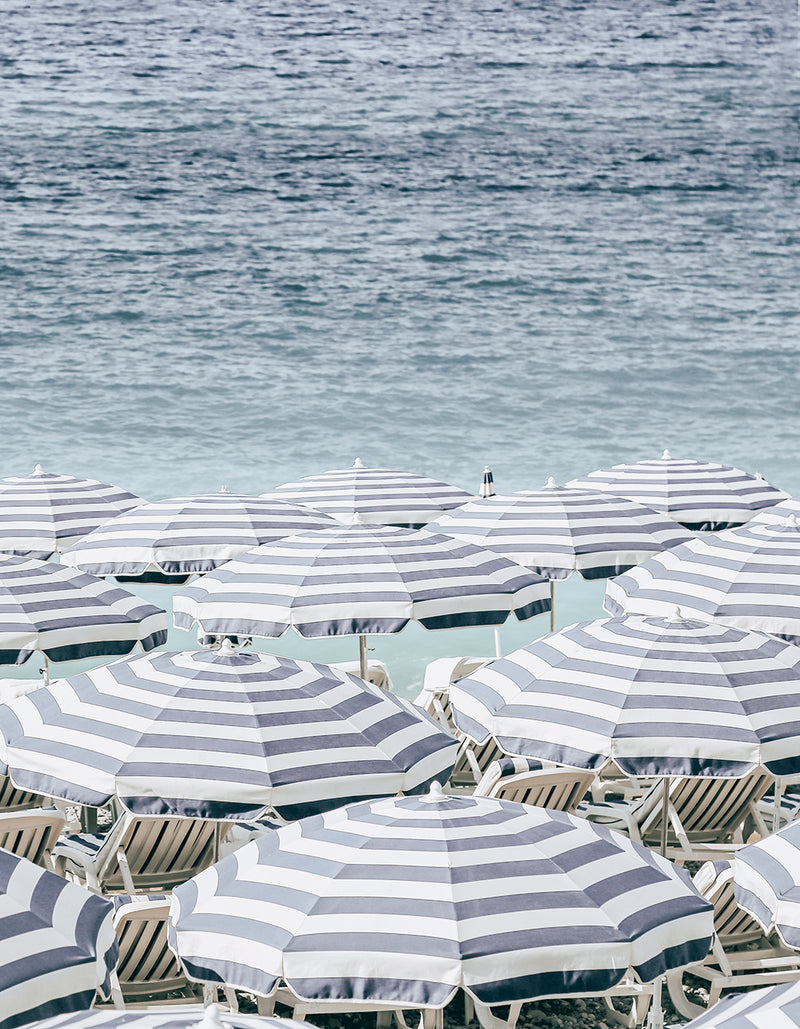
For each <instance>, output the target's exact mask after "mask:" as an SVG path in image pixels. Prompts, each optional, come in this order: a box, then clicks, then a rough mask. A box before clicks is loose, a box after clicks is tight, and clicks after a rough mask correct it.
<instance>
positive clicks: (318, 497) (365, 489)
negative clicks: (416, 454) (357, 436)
mask: <svg viewBox="0 0 800 1029" xmlns="http://www.w3.org/2000/svg"><path fill="white" fill-rule="evenodd" d="M262 496H267V497H269V496H274V497H280V498H281V499H283V500H288V501H290V502H291V503H293V504H306V505H307V506H308V507H313V508H316V510H318V511H324V512H325V513H326V514H329V515H333V516H334V518H338V519H339V520H340V521H343V522H352V521H354V520H355V519H359V520H360V521H361V522H363V523H365V524H369V525H424V524H425V523H426V522H430V521H432V520H433V519H434V518H436V517H437V516H438V515H439V514H441V512H442V511H448V510H449V509H450V508H451V507H458V506H459V505H460V504H464V503H466V502H467V501H468V500H472V494H470V493H467V492H466V491H465V490H462V489H458V488H457V487H456V486H450V485H448V484H447V483H446V482H439V481H438V480H436V479H429V478H427V477H426V476H424V475H414V474H412V473H411V472H395V471H390V470H389V469H387V468H365V467H364V465H363V464H362V463H361V461H360V460H359V459H358V458H356V461H355V463H354V464H353V467H352V468H342V469H335V470H333V471H330V472H324V473H323V474H322V475H308V476H306V477H305V478H304V479H300V480H299V481H298V482H286V483H284V484H283V485H282V486H278V487H276V488H275V490H273V491H271V492H270V493H264V494H262Z"/></svg>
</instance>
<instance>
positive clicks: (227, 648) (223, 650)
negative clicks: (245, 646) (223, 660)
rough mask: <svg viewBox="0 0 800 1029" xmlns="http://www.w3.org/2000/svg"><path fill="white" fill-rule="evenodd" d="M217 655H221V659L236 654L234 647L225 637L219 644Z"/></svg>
mask: <svg viewBox="0 0 800 1029" xmlns="http://www.w3.org/2000/svg"><path fill="white" fill-rule="evenodd" d="M217 653H218V654H221V655H222V657H232V656H233V655H234V654H235V653H236V647H234V645H233V644H232V643H231V641H230V640H229V639H228V637H227V636H226V637H225V639H224V640H223V641H222V643H220V645H219V650H218V651H217Z"/></svg>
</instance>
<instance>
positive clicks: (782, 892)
mask: <svg viewBox="0 0 800 1029" xmlns="http://www.w3.org/2000/svg"><path fill="white" fill-rule="evenodd" d="M733 879H734V892H735V893H736V902H737V903H738V905H739V906H740V907H742V908H744V909H745V911H749V912H750V914H751V915H752V916H753V918H755V920H756V921H757V922H758V923H759V925H761V927H762V928H763V929H764V932H765V933H769V932H771V931H772V930H773V929H775V930H777V933H778V935H779V936H780V938H781V939H782V940H783V942H784V943H785V944H786V946H787V947H791V948H792V949H793V950H800V822H790V823H789V825H787V826H786V827H785V828H783V829H780V830H779V831H778V832H774V833H771V834H770V835H769V836H765V837H764V838H763V839H761V840H759V841H758V842H757V843H751V844H749V846H747V847H743V848H742V849H741V850H739V851H737V853H736V857H735V859H734V868H733Z"/></svg>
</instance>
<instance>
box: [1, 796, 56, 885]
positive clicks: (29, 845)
mask: <svg viewBox="0 0 800 1029" xmlns="http://www.w3.org/2000/svg"><path fill="white" fill-rule="evenodd" d="M63 828H64V816H63V815H62V814H61V813H60V812H59V811H57V810H56V808H54V807H44V808H43V807H39V808H31V809H29V810H26V811H4V812H0V847H2V848H3V850H9V851H11V853H12V854H16V855H17V857H23V858H27V859H28V861H33V863H34V864H36V865H41V867H42V868H46V869H47V870H48V871H49V872H53V871H56V869H55V865H54V862H53V850H54V849H55V847H56V844H57V842H58V838H59V835H60V834H61V830H62V829H63Z"/></svg>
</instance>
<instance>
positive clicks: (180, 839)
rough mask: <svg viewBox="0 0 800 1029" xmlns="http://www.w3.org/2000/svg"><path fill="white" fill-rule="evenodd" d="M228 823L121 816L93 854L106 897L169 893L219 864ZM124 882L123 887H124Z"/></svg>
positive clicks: (194, 819)
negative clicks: (109, 895) (220, 842)
mask: <svg viewBox="0 0 800 1029" xmlns="http://www.w3.org/2000/svg"><path fill="white" fill-rule="evenodd" d="M229 829H230V823H228V822H214V821H210V820H209V819H204V818H173V817H162V816H161V815H132V814H131V813H130V812H127V811H126V812H125V813H124V814H123V815H122V816H121V817H120V818H119V820H118V821H117V824H116V825H115V826H114V827H113V828H112V829H111V831H110V832H109V834H108V836H107V838H106V840H105V841H104V842H103V845H102V846H101V847H100V850H99V851H98V852H97V859H96V866H97V878H98V880H99V882H100V885H101V888H102V890H103V892H104V893H118V892H128V893H133V892H151V891H156V890H159V891H160V890H170V889H172V887H173V886H177V885H179V884H180V883H184V882H186V880H187V879H191V877H192V876H193V875H195V874H196V873H197V872H200V871H202V869H204V868H207V867H208V866H209V865H212V864H213V863H214V862H215V861H216V860H217V858H218V852H219V841H220V840H221V839H222V837H223V836H224V835H225V834H226V833H227V832H228V830H229ZM126 880H127V881H126Z"/></svg>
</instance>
